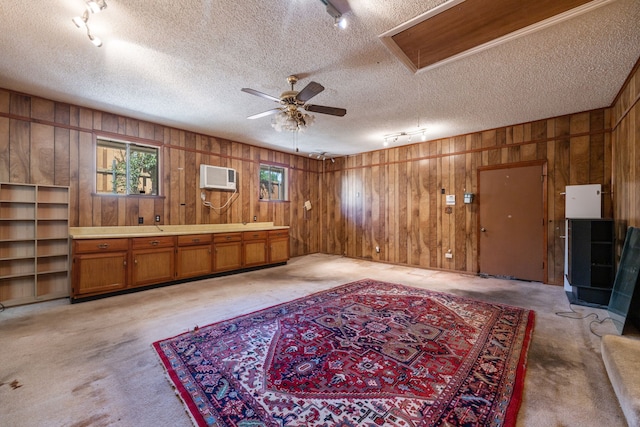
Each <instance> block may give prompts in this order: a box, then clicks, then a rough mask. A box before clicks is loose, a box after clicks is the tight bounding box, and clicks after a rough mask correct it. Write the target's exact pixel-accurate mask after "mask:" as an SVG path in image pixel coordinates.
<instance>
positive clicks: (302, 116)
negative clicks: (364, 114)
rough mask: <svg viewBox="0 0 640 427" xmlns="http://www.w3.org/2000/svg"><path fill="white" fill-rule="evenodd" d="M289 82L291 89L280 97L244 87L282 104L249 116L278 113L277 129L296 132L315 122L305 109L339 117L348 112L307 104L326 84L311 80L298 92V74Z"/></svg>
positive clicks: (275, 121)
mask: <svg viewBox="0 0 640 427" xmlns="http://www.w3.org/2000/svg"><path fill="white" fill-rule="evenodd" d="M287 82H289V84H290V85H291V90H287V91H285V92H282V94H281V95H280V98H276V97H275V96H271V95H267V94H266V93H262V92H259V91H257V90H255V89H249V88H246V87H243V88H242V89H241V90H242V91H243V92H246V93H250V94H252V95H256V96H259V97H261V98H265V99H270V100H271V101H275V102H277V103H279V104H280V105H281V106H280V107H276V108H273V109H271V110H267V111H264V112H262V113H258V114H254V115H252V116H249V117H247V118H248V119H258V118H260V117H265V116H270V115H272V114H276V117H275V120H274V122H273V124H272V126H273V127H274V128H275V129H276V130H277V131H282V130H288V131H292V132H296V131H304V130H305V128H306V127H308V126H310V125H311V124H312V123H313V119H314V117H313V115H311V114H307V113H305V111H311V112H314V113H320V114H329V115H332V116H339V117H342V116H344V115H345V114H347V110H345V109H344V108H336V107H327V106H324V105H314V104H307V101H309V100H310V99H311V98H313V97H314V96H316V95H317V94H319V93H320V92H322V91H323V90H324V86H322V85H321V84H320V83H316V82H311V83H309V84H308V85H306V86H305V87H304V89H302V90H301V91H300V92H298V91H296V90H295V89H294V85H295V84H296V83H297V82H298V77H297V76H293V75H291V76H289V77H287ZM301 109H302V111H301Z"/></svg>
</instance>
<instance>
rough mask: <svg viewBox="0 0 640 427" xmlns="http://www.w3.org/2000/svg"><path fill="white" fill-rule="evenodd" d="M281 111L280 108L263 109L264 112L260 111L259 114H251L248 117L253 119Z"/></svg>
mask: <svg viewBox="0 0 640 427" xmlns="http://www.w3.org/2000/svg"><path fill="white" fill-rule="evenodd" d="M280 111H282V110H280V108H274V109H272V110H267V111H263V112H262V113H258V114H254V115H253V116H249V117H247V119H252V120H253V119H259V118H260V117H265V116H270V115H272V114H276V113H279V112H280Z"/></svg>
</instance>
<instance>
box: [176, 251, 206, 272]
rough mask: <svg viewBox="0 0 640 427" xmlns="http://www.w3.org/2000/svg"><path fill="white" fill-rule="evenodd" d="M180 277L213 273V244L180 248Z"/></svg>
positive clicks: (178, 264) (177, 261) (178, 263)
mask: <svg viewBox="0 0 640 427" xmlns="http://www.w3.org/2000/svg"><path fill="white" fill-rule="evenodd" d="M176 263H177V267H178V279H184V278H187V277H195V276H206V275H208V274H211V271H212V268H211V263H212V257H211V245H200V246H185V247H180V248H178V259H177V260H176Z"/></svg>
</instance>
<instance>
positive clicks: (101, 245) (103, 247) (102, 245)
mask: <svg viewBox="0 0 640 427" xmlns="http://www.w3.org/2000/svg"><path fill="white" fill-rule="evenodd" d="M108 247H109V244H108V243H100V244H99V245H98V249H107V248H108Z"/></svg>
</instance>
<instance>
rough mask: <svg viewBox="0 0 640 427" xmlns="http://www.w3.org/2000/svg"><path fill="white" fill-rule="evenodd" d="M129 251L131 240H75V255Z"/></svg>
mask: <svg viewBox="0 0 640 427" xmlns="http://www.w3.org/2000/svg"><path fill="white" fill-rule="evenodd" d="M128 249H129V239H87V240H84V239H82V240H74V241H73V250H74V252H75V253H78V254H81V253H91V252H113V251H126V250H128Z"/></svg>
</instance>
